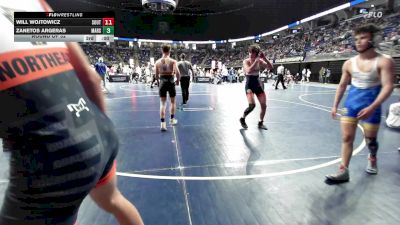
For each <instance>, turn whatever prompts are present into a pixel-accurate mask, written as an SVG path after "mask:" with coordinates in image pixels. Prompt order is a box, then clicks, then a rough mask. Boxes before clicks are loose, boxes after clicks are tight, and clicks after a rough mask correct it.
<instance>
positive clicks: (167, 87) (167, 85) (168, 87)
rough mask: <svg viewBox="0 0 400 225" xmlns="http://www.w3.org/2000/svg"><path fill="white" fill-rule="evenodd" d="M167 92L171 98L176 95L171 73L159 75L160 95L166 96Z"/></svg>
mask: <svg viewBox="0 0 400 225" xmlns="http://www.w3.org/2000/svg"><path fill="white" fill-rule="evenodd" d="M167 92H168V93H169V97H170V98H173V97H175V96H176V90H175V82H174V76H173V75H161V76H160V89H159V94H160V97H167Z"/></svg>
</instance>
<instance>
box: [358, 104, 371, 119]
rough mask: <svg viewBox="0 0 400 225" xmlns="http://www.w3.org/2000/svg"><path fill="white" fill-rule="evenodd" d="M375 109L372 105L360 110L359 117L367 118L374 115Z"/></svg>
mask: <svg viewBox="0 0 400 225" xmlns="http://www.w3.org/2000/svg"><path fill="white" fill-rule="evenodd" d="M374 111H375V109H374V108H373V107H371V106H368V107H366V108H363V109H362V110H361V111H360V112H358V114H357V119H360V120H365V119H367V118H369V117H370V116H371V115H372V113H374Z"/></svg>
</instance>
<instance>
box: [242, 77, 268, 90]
mask: <svg viewBox="0 0 400 225" xmlns="http://www.w3.org/2000/svg"><path fill="white" fill-rule="evenodd" d="M245 91H246V93H249V92H250V91H251V92H252V93H254V94H256V95H258V94H261V93H264V84H263V83H262V82H261V81H260V78H259V76H255V75H251V76H249V75H246V85H245Z"/></svg>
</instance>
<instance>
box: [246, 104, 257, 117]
mask: <svg viewBox="0 0 400 225" xmlns="http://www.w3.org/2000/svg"><path fill="white" fill-rule="evenodd" d="M255 107H256V104H249V107H248V108H247V109H246V110H244V115H246V116H247V115H249V113H251V111H253V110H254V108H255Z"/></svg>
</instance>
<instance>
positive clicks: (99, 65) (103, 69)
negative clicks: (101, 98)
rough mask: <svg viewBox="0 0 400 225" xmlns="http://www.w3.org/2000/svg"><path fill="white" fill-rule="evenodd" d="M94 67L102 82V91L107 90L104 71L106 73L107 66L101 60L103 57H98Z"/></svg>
mask: <svg viewBox="0 0 400 225" xmlns="http://www.w3.org/2000/svg"><path fill="white" fill-rule="evenodd" d="M94 67H95V69H96V72H97V73H98V74H99V75H100V77H101V80H102V84H103V87H102V88H103V91H108V90H107V87H106V78H105V77H106V73H107V66H106V64H104V62H103V57H100V58H99V59H98V61H97V63H96V65H95V66H94Z"/></svg>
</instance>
